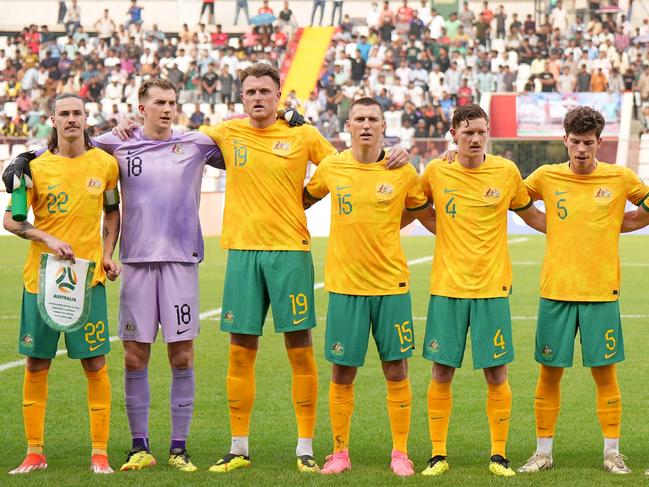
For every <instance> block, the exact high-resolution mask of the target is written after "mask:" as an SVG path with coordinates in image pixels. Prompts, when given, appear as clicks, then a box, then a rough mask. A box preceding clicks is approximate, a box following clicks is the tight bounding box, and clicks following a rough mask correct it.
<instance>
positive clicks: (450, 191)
mask: <svg viewBox="0 0 649 487" xmlns="http://www.w3.org/2000/svg"><path fill="white" fill-rule="evenodd" d="M456 191H457V189H448V188H444V192H445V193H455V192H456Z"/></svg>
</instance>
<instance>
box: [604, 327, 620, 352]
mask: <svg viewBox="0 0 649 487" xmlns="http://www.w3.org/2000/svg"><path fill="white" fill-rule="evenodd" d="M613 333H615V330H613V329H612V328H611V329H610V330H606V333H604V340H606V349H607V350H611V351H613V350H615V347H616V346H617V341H616V340H615V337H614V336H613Z"/></svg>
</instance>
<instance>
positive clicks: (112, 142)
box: [92, 132, 123, 155]
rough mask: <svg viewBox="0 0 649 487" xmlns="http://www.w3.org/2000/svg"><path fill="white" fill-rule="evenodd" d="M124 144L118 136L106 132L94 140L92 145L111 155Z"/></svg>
mask: <svg viewBox="0 0 649 487" xmlns="http://www.w3.org/2000/svg"><path fill="white" fill-rule="evenodd" d="M122 143H123V142H122V140H121V139H120V138H119V137H118V136H117V135H113V134H112V132H106V133H105V134H101V135H99V136H97V137H93V138H92V145H94V146H95V147H97V148H98V149H101V150H103V151H104V152H108V153H109V154H111V155H112V154H113V153H114V152H115V151H116V150H117V148H118V147H119V146H120V145H122Z"/></svg>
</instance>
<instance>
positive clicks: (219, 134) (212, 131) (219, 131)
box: [198, 123, 225, 145]
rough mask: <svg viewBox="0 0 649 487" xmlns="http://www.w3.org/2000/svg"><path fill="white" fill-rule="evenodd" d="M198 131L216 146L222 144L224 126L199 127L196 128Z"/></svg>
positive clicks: (221, 124)
mask: <svg viewBox="0 0 649 487" xmlns="http://www.w3.org/2000/svg"><path fill="white" fill-rule="evenodd" d="M198 131H199V132H201V133H203V134H205V135H207V136H208V137H209V138H210V139H212V140H213V141H214V142H216V144H217V145H218V144H220V143H222V141H223V137H224V136H225V124H223V123H220V124H218V125H201V126H200V127H198Z"/></svg>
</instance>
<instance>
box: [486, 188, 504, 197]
mask: <svg viewBox="0 0 649 487" xmlns="http://www.w3.org/2000/svg"><path fill="white" fill-rule="evenodd" d="M482 197H483V198H500V190H499V189H498V188H487V190H486V191H485V192H484V194H483V195H482Z"/></svg>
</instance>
